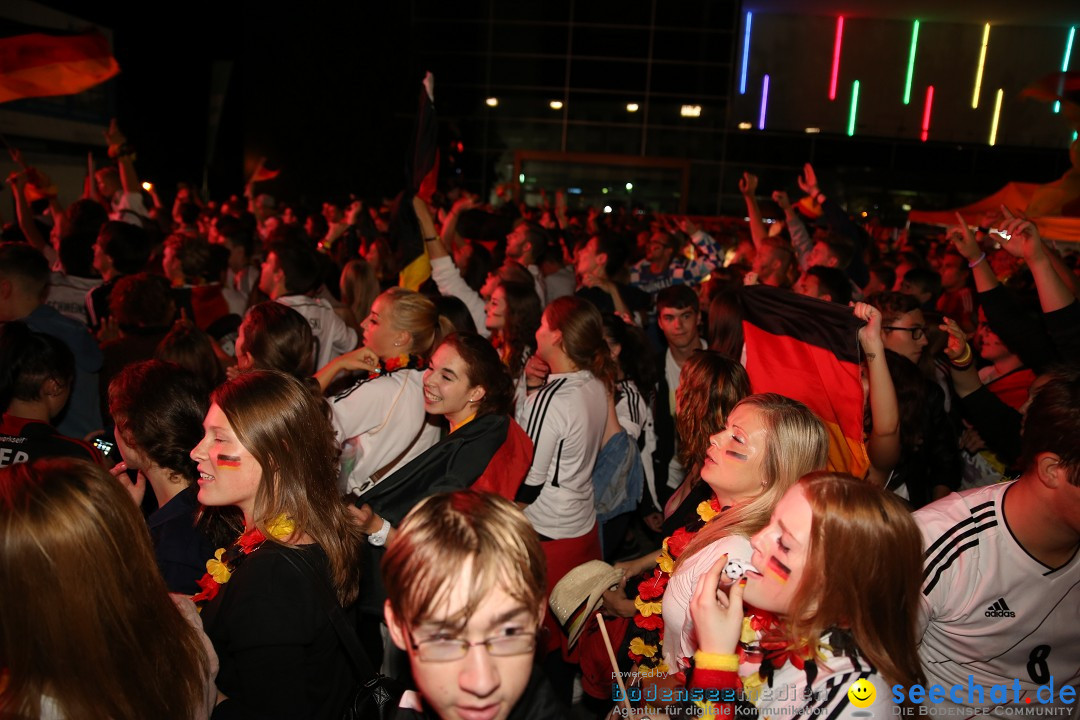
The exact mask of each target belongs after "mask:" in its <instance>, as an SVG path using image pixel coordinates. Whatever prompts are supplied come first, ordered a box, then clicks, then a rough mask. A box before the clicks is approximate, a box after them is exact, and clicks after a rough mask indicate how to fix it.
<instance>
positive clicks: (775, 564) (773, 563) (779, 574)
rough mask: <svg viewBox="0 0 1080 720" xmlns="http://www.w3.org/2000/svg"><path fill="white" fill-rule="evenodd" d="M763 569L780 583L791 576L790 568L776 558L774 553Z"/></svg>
mask: <svg viewBox="0 0 1080 720" xmlns="http://www.w3.org/2000/svg"><path fill="white" fill-rule="evenodd" d="M765 570H766V571H767V572H769V573H770V574H771V575H772V576H773V577H775V578H776V579H777V580H779V581H780V582H782V583H786V582H787V581H788V578H789V577H791V568H789V567H788V566H787V565H785V564H784V563H782V562H780V561H779V560H777V559H776V556H775V555H773V556H770V557H769V562H768V563H766V564H765Z"/></svg>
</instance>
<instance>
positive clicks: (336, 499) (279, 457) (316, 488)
mask: <svg viewBox="0 0 1080 720" xmlns="http://www.w3.org/2000/svg"><path fill="white" fill-rule="evenodd" d="M210 399H211V401H212V402H215V403H217V405H218V406H219V407H220V408H221V409H222V411H223V412H224V413H225V416H226V417H227V418H228V419H229V424H230V425H231V426H232V429H233V431H234V432H235V433H236V438H237V439H238V440H239V441H240V443H241V444H242V445H243V446H244V447H245V448H246V449H247V450H248V452H250V453H251V454H252V456H253V457H254V458H255V460H256V461H257V462H258V463H259V466H260V467H261V468H262V480H261V481H260V482H259V489H258V490H257V491H256V494H255V517H254V521H255V524H256V526H257V527H258V528H259V529H260V530H262V531H263V533H264V534H265V535H266V536H267V537H269V536H270V533H269V532H267V530H266V524H267V523H268V522H270V521H271V520H273V519H274V518H276V517H278V516H279V515H282V514H284V515H288V516H289V517H290V518H291V519H292V520H293V522H295V523H296V532H297V534H300V533H306V534H307V535H310V536H311V537H312V539H314V540H315V542H317V543H318V544H319V545H320V546H321V547H322V549H323V550H324V551H325V552H326V555H327V557H328V558H329V559H330V574H331V577H332V580H333V584H334V588H335V590H336V591H337V596H338V599H339V600H340V602H341V604H342V605H347V604H349V603H351V602H352V601H353V600H354V599H355V598H356V595H357V592H358V590H359V585H358V583H359V575H360V567H359V560H360V550H359V548H360V541H361V537H360V532H359V530H358V529H357V528H356V525H355V523H353V521H352V520H351V518H350V517H349V514H348V512H347V511H346V509H345V506H344V505H343V504H342V502H341V497H340V494H339V492H338V487H337V477H338V457H339V455H340V451H339V448H338V443H337V438H336V437H335V436H334V428H333V426H332V425H331V424H330V419H329V410H328V408H327V406H326V404H325V403H324V402H323V401H322V400H321V399H320V398H317V397H315V396H314V395H312V394H311V392H310V391H309V390H308V389H307V388H306V387H305V386H304V385H303V384H302V383H301V382H300V381H299V380H297V379H296V378H294V377H292V376H291V375H286V374H285V373H281V372H275V371H270V370H253V371H251V372H246V373H242V374H240V375H238V376H237V377H235V378H233V379H232V380H230V381H228V382H226V383H225V384H224V385H222V386H221V387H219V388H218V389H217V390H215V391H214V393H213V395H211V397H210Z"/></svg>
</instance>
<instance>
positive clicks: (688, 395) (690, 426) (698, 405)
mask: <svg viewBox="0 0 1080 720" xmlns="http://www.w3.org/2000/svg"><path fill="white" fill-rule="evenodd" d="M677 392H678V394H679V413H678V414H677V415H676V416H675V431H676V433H677V434H678V436H679V462H680V463H681V464H682V466H683V467H684V468H686V469H687V470H688V471H689V472H688V473H687V475H688V476H689V477H693V478H696V476H697V475H698V474H699V473H700V472H701V463H703V462H704V461H705V451H707V450H708V449H709V438H710V437H712V436H713V435H715V434H716V433H718V432H720V431H721V430H723V429H724V426H725V425H726V424H727V418H728V415H730V414H731V411H732V410H733V409H735V405H736V404H737V403H738V402H739V401H740V400H742V399H743V398H744V397H746V396H747V395H749V394H750V378H749V377H747V375H746V370H744V369H743V366H742V365H740V364H739V363H738V362H737V361H735V360H732V359H731V358H728V357H724V356H723V355H721V354H720V353H717V352H713V351H712V350H698V351H695V352H694V353H693V354H692V355H690V357H689V358H687V359H686V362H684V363H683V366H682V370H681V371H680V372H679V389H678V391H677Z"/></svg>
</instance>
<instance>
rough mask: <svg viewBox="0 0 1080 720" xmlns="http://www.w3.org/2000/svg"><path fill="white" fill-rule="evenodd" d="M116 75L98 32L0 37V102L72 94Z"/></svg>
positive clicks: (104, 39)
mask: <svg viewBox="0 0 1080 720" xmlns="http://www.w3.org/2000/svg"><path fill="white" fill-rule="evenodd" d="M8 29H9V30H10V28H8ZM26 29H36V28H26ZM118 72H120V66H119V65H117V64H116V59H115V58H114V57H113V55H112V51H111V50H110V49H109V41H108V40H107V39H106V38H105V36H104V35H102V34H101V33H100V32H98V31H97V30H91V31H89V32H83V33H74V34H73V33H61V32H56V33H51V32H49V33H46V32H24V33H20V34H16V35H10V34H9V35H8V36H7V37H0V103H3V102H8V101H9V100H20V99H22V98H31V97H46V96H50V95H74V94H75V93H79V92H82V91H83V90H86V89H87V88H91V87H93V86H95V85H97V84H99V83H103V82H105V81H106V80H108V79H109V78H111V77H113V76H114V75H116V74H117V73H118Z"/></svg>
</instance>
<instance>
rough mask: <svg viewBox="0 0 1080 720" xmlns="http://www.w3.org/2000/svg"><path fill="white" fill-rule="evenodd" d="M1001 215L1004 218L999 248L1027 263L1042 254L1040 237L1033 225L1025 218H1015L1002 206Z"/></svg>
mask: <svg viewBox="0 0 1080 720" xmlns="http://www.w3.org/2000/svg"><path fill="white" fill-rule="evenodd" d="M1001 213H1002V215H1004V216H1005V220H1004V222H1002V224H1001V247H1003V248H1005V250H1006V251H1007V252H1008V253H1009V254H1010V255H1015V256H1016V257H1019V258H1024V259H1025V260H1027V261H1028V262H1029V263H1030V262H1031V260H1032V259H1034V258H1036V257H1038V256H1040V255H1041V254H1042V253H1043V243H1042V236H1040V235H1039V229H1038V228H1037V227H1035V223H1033V222H1031V221H1030V220H1028V219H1027V218H1025V217H1017V216H1016V215H1014V214H1013V213H1012V211H1010V210H1009V208H1007V207H1005V206H1004V205H1002V206H1001Z"/></svg>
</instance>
